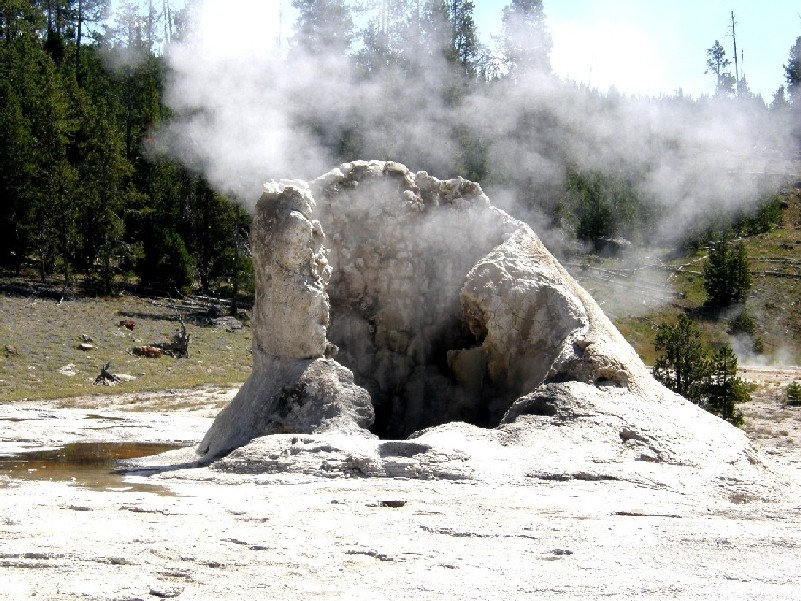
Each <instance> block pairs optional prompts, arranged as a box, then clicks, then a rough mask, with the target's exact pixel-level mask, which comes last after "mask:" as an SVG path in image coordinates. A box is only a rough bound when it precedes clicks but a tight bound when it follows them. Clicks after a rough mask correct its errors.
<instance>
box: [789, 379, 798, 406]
mask: <svg viewBox="0 0 801 601" xmlns="http://www.w3.org/2000/svg"><path fill="white" fill-rule="evenodd" d="M787 404H788V405H792V406H793V407H798V406H801V383H799V382H798V381H797V380H794V381H793V382H791V383H790V384H788V385H787Z"/></svg>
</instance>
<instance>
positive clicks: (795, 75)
mask: <svg viewBox="0 0 801 601" xmlns="http://www.w3.org/2000/svg"><path fill="white" fill-rule="evenodd" d="M784 78H785V80H786V81H787V94H788V95H789V96H790V100H791V101H792V102H793V103H794V104H801V36H799V37H798V38H796V40H795V44H793V46H792V48H790V57H789V58H788V60H787V64H786V65H784Z"/></svg>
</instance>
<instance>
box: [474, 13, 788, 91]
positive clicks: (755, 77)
mask: <svg viewBox="0 0 801 601" xmlns="http://www.w3.org/2000/svg"><path fill="white" fill-rule="evenodd" d="M474 4H475V12H474V15H475V20H476V23H477V26H478V28H479V32H480V34H481V35H482V36H484V37H485V38H486V37H487V34H488V32H493V31H499V30H500V26H501V14H502V11H503V7H504V6H505V5H507V4H508V0H474ZM543 6H544V8H545V15H546V18H547V24H548V27H549V29H550V31H551V35H552V36H553V51H552V53H551V63H552V66H553V69H554V71H555V72H556V73H557V74H558V75H559V76H561V77H562V78H566V79H571V80H573V81H576V82H579V83H583V84H587V85H589V86H591V87H594V88H598V89H599V90H602V91H606V90H608V89H609V88H610V86H615V87H616V88H617V90H618V91H620V92H623V93H626V94H637V95H645V96H658V95H661V94H673V93H674V92H676V91H677V90H679V89H681V90H682V91H683V92H684V93H685V94H688V95H691V96H694V97H698V96H699V95H701V94H711V93H712V92H714V85H715V81H714V78H713V77H712V76H710V75H705V74H704V71H705V70H706V58H707V56H706V51H707V49H709V48H710V47H711V46H712V45H713V44H714V43H715V40H719V41H720V43H721V45H722V46H723V47H724V49H725V50H726V55H727V56H728V57H729V59H733V56H734V51H733V48H732V37H731V11H734V16H735V32H736V34H737V38H736V39H737V50H738V52H737V53H738V55H739V54H742V55H743V58H744V60H743V62H742V63H741V65H740V71H741V73H742V72H743V69H744V72H745V75H746V79H747V81H748V83H749V86H750V87H751V90H752V91H753V92H756V93H760V94H761V95H762V97H763V99H764V100H765V101H766V102H770V100H771V98H772V97H773V93H774V92H775V91H776V90H777V89H778V87H779V86H780V85H782V84H783V83H784V71H783V69H782V65H784V64H785V63H786V62H787V59H788V56H789V54H790V47H791V46H792V45H793V44H794V43H795V40H796V38H797V37H798V36H801V3H799V2H797V1H789V0H765V1H762V2H757V1H756V0H667V1H666V0H659V1H656V0H544V2H543ZM732 62H733V61H732ZM733 67H734V65H732V73H733Z"/></svg>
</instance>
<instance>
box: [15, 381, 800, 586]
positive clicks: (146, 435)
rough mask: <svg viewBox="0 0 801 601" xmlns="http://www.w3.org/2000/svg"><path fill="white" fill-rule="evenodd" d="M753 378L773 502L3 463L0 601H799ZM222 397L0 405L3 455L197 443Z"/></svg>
mask: <svg viewBox="0 0 801 601" xmlns="http://www.w3.org/2000/svg"><path fill="white" fill-rule="evenodd" d="M763 376H765V374H763ZM773 377H777V376H770V378H773ZM763 379H764V380H765V382H766V384H765V385H764V386H763V387H762V388H761V389H760V390H761V391H762V392H763V394H758V395H757V398H756V400H755V402H754V405H753V406H750V407H746V414H747V425H746V431H747V432H748V433H749V434H750V435H751V437H752V439H757V441H758V444H759V446H760V448H762V450H761V451H760V452H759V460H760V461H762V462H764V466H765V473H766V478H767V479H769V480H770V481H771V482H772V483H773V484H775V486H774V487H772V488H771V487H769V486H750V485H749V483H747V482H739V483H738V482H734V481H732V480H736V478H731V477H728V478H727V479H726V481H720V482H715V483H713V484H712V486H711V487H710V486H701V485H698V486H696V485H695V480H694V479H693V478H692V477H689V478H686V479H684V482H682V483H681V484H676V485H665V484H659V482H670V481H671V478H673V479H676V477H675V476H671V475H670V474H668V472H667V470H669V469H675V468H670V467H669V466H662V465H661V464H658V463H656V464H649V469H652V470H654V471H653V472H652V474H653V476H654V478H653V480H652V481H650V482H649V481H648V480H644V479H643V478H641V477H631V478H627V477H626V475H625V474H622V475H619V476H615V477H614V478H612V477H598V478H592V477H591V476H585V477H580V476H577V477H573V478H570V479H559V478H553V479H548V478H543V477H542V475H541V474H540V475H537V477H528V478H526V477H523V478H512V479H507V478H504V477H502V476H501V475H500V474H501V473H502V472H503V469H500V467H501V466H500V464H499V470H498V474H499V475H497V477H494V476H493V475H492V474H491V473H486V474H485V477H482V478H464V479H436V480H417V479H408V478H402V477H401V478H397V477H396V478H364V477H351V478H345V477H339V478H326V477H320V476H316V475H304V474H299V473H295V474H287V473H280V472H276V473H255V474H243V473H230V472H227V471H224V470H221V469H214V468H213V467H204V468H197V467H195V468H191V467H186V466H182V462H187V461H191V460H192V459H193V457H194V456H193V453H192V451H191V450H190V449H179V450H175V451H171V452H169V453H167V454H166V455H162V456H160V457H159V458H158V459H155V460H149V461H147V462H146V463H148V464H149V465H150V468H151V469H150V471H144V472H143V471H139V472H135V475H127V476H123V475H119V474H117V475H114V474H108V473H107V472H108V470H107V469H104V468H98V467H94V468H91V467H90V468H88V470H87V471H86V472H84V471H81V470H77V469H75V470H74V471H73V472H72V475H70V472H69V470H66V471H58V470H54V471H52V472H47V470H48V469H53V468H54V466H52V465H49V464H48V465H49V467H48V465H43V467H41V468H36V467H31V466H30V465H28V467H25V468H23V470H22V471H20V470H19V469H17V470H16V471H15V470H14V469H13V468H12V464H11V463H10V462H5V463H4V464H3V465H4V468H3V475H2V476H0V507H1V508H0V542H1V544H0V577H1V578H2V582H3V586H2V587H0V599H29V598H41V599H54V600H58V599H98V600H100V599H102V600H111V599H114V600H123V599H127V600H133V599H156V598H179V599H204V600H205V599H237V600H240V599H251V598H278V599H314V598H332V599H336V598H342V599H371V600H372V599H407V598H414V599H499V598H507V599H515V598H532V599H542V598H545V599H548V598H560V599H571V598H598V597H612V598H615V597H620V598H623V597H625V598H631V597H635V598H651V599H665V598H681V599H798V598H801V577H800V576H799V573H800V572H799V569H798V557H799V554H800V553H801V495H799V490H798V487H797V486H796V483H798V482H799V481H801V479H799V475H801V463H799V453H798V447H799V443H801V439H799V437H798V435H799V432H801V428H799V424H800V423H801V410H789V409H784V408H782V407H781V406H780V401H779V399H778V397H777V395H776V394H771V390H772V389H771V387H770V386H769V385H768V384H769V382H768V380H769V377H768V376H765V377H764V378H763ZM774 388H775V387H774ZM234 392H235V391H230V390H222V389H213V388H209V389H203V390H198V391H177V392H176V391H172V392H167V393H162V394H151V395H120V396H102V397H101V396H97V397H84V398H80V399H69V400H64V401H51V402H43V403H33V402H26V403H15V404H7V405H2V406H0V453H2V454H4V455H8V454H12V453H15V452H20V451H30V450H34V449H43V448H58V447H61V446H63V445H65V444H69V443H75V442H84V443H85V442H127V443H129V444H134V443H142V442H163V443H170V442H172V443H176V444H181V445H186V444H190V443H197V441H199V440H200V438H201V437H202V436H203V434H204V433H205V432H206V430H207V429H208V427H209V425H210V424H211V420H212V418H213V416H214V415H215V414H216V413H217V412H218V411H219V408H220V406H221V405H223V404H224V403H225V402H226V401H227V400H229V399H230V398H231V397H232V396H233V393H234ZM461 444H462V445H463V446H464V449H465V451H466V452H467V453H470V452H473V453H474V454H475V455H480V454H481V449H480V448H478V445H479V441H476V442H475V445H476V447H475V448H469V447H470V443H469V441H468V440H467V439H463V440H462V442H461ZM465 445H466V446H465ZM516 452H518V451H509V453H512V454H511V455H509V456H508V458H507V459H508V461H511V462H514V461H516V460H517V459H519V460H520V461H521V462H522V461H531V457H524V456H523V455H522V454H521V455H519V456H516V455H514V453H516ZM531 452H539V453H541V452H542V450H541V449H540V450H537V451H531ZM521 453H522V452H521ZM571 460H572V458H571V457H569V456H565V457H559V458H556V459H554V458H550V459H549V461H550V462H551V463H553V462H554V461H556V462H558V463H563V464H565V465H568V466H569V465H570V463H571ZM443 461H450V462H451V463H453V462H454V461H457V462H458V457H457V458H454V457H447V458H445V459H443ZM488 465H489V464H488ZM159 466H161V467H160V468H159ZM601 467H603V466H601ZM487 469H488V470H489V471H491V468H487ZM29 470H35V471H29ZM599 470H600V471H599V472H598V473H605V472H603V470H602V469H601V468H599ZM98 474H101V476H98ZM145 474H150V475H145ZM688 474H689V472H688ZM680 477H682V476H680ZM50 478H53V479H50ZM767 490H772V491H773V492H772V493H771V494H762V493H764V491H767ZM749 491H754V492H749Z"/></svg>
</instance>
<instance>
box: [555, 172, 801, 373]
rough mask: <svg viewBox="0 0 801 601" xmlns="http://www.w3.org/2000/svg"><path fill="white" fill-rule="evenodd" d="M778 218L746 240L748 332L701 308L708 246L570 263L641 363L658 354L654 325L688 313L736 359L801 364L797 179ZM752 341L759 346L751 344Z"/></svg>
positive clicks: (800, 234)
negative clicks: (736, 331)
mask: <svg viewBox="0 0 801 601" xmlns="http://www.w3.org/2000/svg"><path fill="white" fill-rule="evenodd" d="M781 207H782V218H781V223H780V225H779V226H778V227H776V228H775V229H773V230H772V231H770V232H768V233H765V234H759V235H757V236H753V237H750V238H743V241H744V243H745V246H746V249H747V252H748V257H749V267H750V271H751V273H752V277H753V285H752V289H751V291H750V294H749V296H748V299H747V301H746V306H747V308H748V311H749V312H750V314H751V315H752V316H753V318H754V321H755V334H754V336H753V337H749V336H745V335H740V336H738V337H733V336H732V335H731V334H730V327H729V318H730V317H731V315H730V314H726V313H725V312H724V313H718V312H712V311H708V310H706V309H705V307H704V302H705V300H706V293H705V292H704V286H703V276H702V269H703V264H704V260H705V258H706V251H705V250H701V251H698V252H697V253H695V254H687V255H684V256H680V257H676V256H673V255H672V254H671V252H670V251H669V250H667V249H664V250H654V251H651V252H649V253H640V254H633V255H631V256H624V257H621V258H618V259H603V258H600V257H593V256H588V257H582V258H581V260H573V261H569V262H568V263H567V267H568V269H569V270H570V271H571V273H572V274H573V276H574V277H575V278H576V279H577V280H578V281H579V282H580V283H581V284H582V285H583V286H584V287H585V288H587V289H588V290H589V291H590V293H591V294H592V295H593V296H594V297H595V298H596V300H597V301H598V302H599V303H600V304H601V306H602V307H603V309H604V310H605V311H606V313H607V314H608V315H609V316H610V317H611V318H612V320H613V321H614V322H615V324H616V325H617V327H618V328H619V329H620V331H621V333H623V335H624V336H625V337H626V338H627V339H628V340H629V342H630V343H631V344H632V345H633V346H634V347H635V349H636V350H637V352H638V353H639V354H640V356H641V357H642V358H643V359H644V360H645V361H646V363H652V362H653V360H654V358H655V353H654V348H653V339H654V332H655V329H656V326H657V325H658V324H659V323H662V322H664V321H671V320H675V319H676V318H677V317H678V315H679V314H681V313H687V314H689V315H690V316H691V317H692V318H693V319H694V320H696V321H697V323H698V324H699V326H700V327H701V330H702V332H703V334H704V337H705V338H706V340H707V342H710V343H715V342H723V341H726V342H729V343H731V344H733V346H734V348H735V350H737V352H738V355H739V356H740V361H741V363H761V364H793V365H798V364H800V363H801V184H799V185H797V186H788V187H787V188H785V189H784V190H783V192H782V195H781ZM755 339H759V341H760V342H761V347H762V350H761V352H756V351H755V350H754V342H755Z"/></svg>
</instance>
